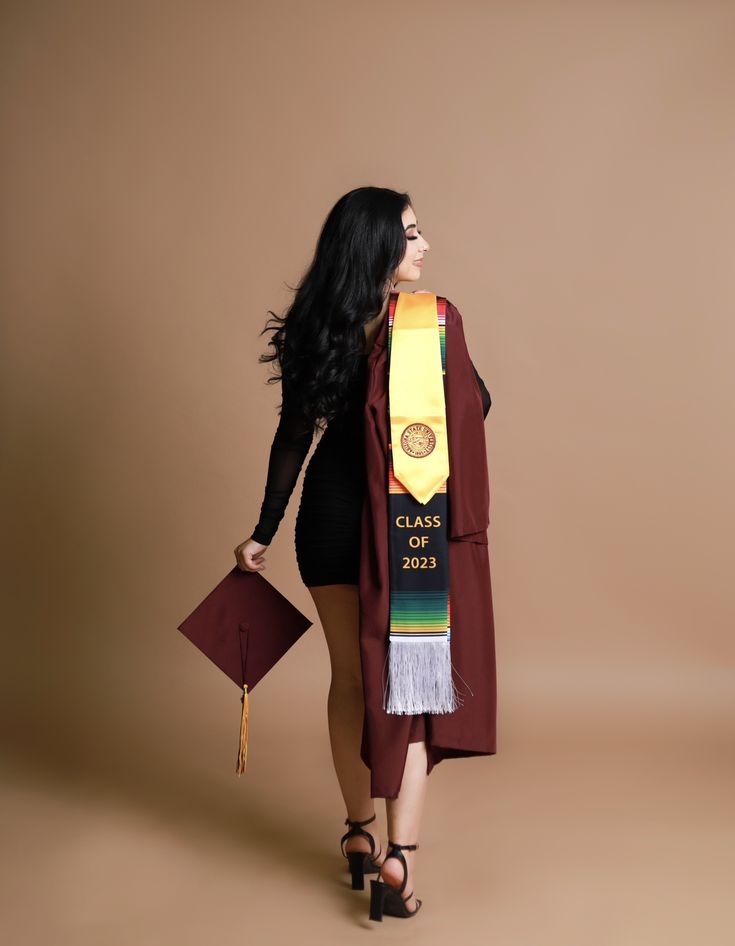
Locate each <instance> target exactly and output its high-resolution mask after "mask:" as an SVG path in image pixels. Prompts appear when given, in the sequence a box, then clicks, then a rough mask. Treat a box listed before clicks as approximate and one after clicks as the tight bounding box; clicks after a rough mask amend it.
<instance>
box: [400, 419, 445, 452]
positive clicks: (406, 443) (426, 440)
mask: <svg viewBox="0 0 735 946" xmlns="http://www.w3.org/2000/svg"><path fill="white" fill-rule="evenodd" d="M435 446H436V434H435V433H434V431H433V430H432V429H431V427H429V425H428V424H422V423H416V424H409V425H408V427H406V429H405V430H404V431H403V433H402V434H401V448H402V449H403V452H404V453H407V454H408V455H409V456H410V457H428V455H429V454H430V453H431V451H432V450H433V449H434V447H435Z"/></svg>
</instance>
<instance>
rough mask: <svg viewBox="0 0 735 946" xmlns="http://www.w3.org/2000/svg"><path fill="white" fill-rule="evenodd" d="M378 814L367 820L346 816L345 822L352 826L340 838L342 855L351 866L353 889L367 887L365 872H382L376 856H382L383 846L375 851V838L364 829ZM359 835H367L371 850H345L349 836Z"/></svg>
mask: <svg viewBox="0 0 735 946" xmlns="http://www.w3.org/2000/svg"><path fill="white" fill-rule="evenodd" d="M376 818H377V814H375V815H373V816H372V818H368V819H367V820H366V821H350V819H349V818H345V824H348V825H349V826H350V830H349V831H348V832H347V833H346V834H343V835H342V837H341V838H340V842H339V846H340V847H341V849H342V856H343V857H346V858H347V861H348V866H349V868H350V874H352V889H353V890H364V889H365V877H364V875H365V874H377V873H379V872H380V865H379V864H376V863H375V860H374V858H376V857H380V855H381V854H382V852H383V848H382V847H381V848H380V850H379V851H378V853H377V854H376V853H375V839H374V838H373V836H372V834H370V833H369V832H368V831H363V829H362V826H363V825H365V824H370V822H371V821H375V819H376ZM358 835H362V836H363V837H366V838H367V839H368V841H369V842H370V850H369V851H345V841H347V839H348V838H355V837H357V836H358Z"/></svg>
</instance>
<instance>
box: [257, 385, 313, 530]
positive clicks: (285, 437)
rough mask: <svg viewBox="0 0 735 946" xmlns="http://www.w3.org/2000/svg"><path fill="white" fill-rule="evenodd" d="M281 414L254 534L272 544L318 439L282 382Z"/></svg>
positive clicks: (310, 424) (272, 445)
mask: <svg viewBox="0 0 735 946" xmlns="http://www.w3.org/2000/svg"><path fill="white" fill-rule="evenodd" d="M281 390H282V392H283V393H282V406H281V417H280V420H279V422H278V427H277V428H276V432H275V435H274V437H273V443H272V444H271V452H270V458H269V460H268V475H267V478H266V484H265V493H264V496H263V502H262V504H261V507H260V519H259V520H258V524H257V526H256V527H255V529H254V530H253V533H252V538H253V539H255V541H256V542H260V543H261V545H270V543H271V541H272V539H273V536H274V535H275V534H276V531H277V529H278V526H279V525H280V523H281V520H282V519H283V516H284V513H285V512H286V507H287V506H288V501H289V499H290V498H291V493H292V492H293V489H294V486H295V485H296V480H297V479H298V478H299V473H300V472H301V468H302V466H303V465H304V460H305V458H306V455H307V453H308V452H309V448H310V447H311V444H312V441H313V439H314V426H313V424H312V423H311V421H309V420H308V418H306V417H305V416H304V415H303V414H302V412H301V409H300V407H299V404H298V402H297V401H296V399H295V398H294V397H293V396H292V395H291V394H290V393H288V388H287V387H286V386H284V385H283V384H282V386H281Z"/></svg>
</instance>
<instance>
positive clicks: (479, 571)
mask: <svg viewBox="0 0 735 946" xmlns="http://www.w3.org/2000/svg"><path fill="white" fill-rule="evenodd" d="M387 337H388V318H387V316H386V317H385V319H384V320H383V323H382V325H381V328H380V330H379V332H378V335H377V336H376V339H375V342H374V343H373V347H372V349H371V350H370V353H369V355H368V360H367V392H366V399H365V416H364V421H365V461H366V467H367V474H368V475H367V488H366V493H365V499H364V503H363V508H362V520H361V540H360V541H361V545H360V582H359V601H360V657H361V661H362V680H363V691H364V697H365V719H364V725H363V733H362V743H361V749H360V752H361V756H362V759H363V761H364V762H365V764H366V765H367V766H368V768H369V769H370V773H371V775H370V786H371V787H370V795H371V797H373V798H396V797H397V796H398V793H399V791H400V787H401V781H402V779H403V770H404V766H405V761H406V753H407V751H408V743H409V737H410V733H411V729H412V724H413V722H414V721H415V719H414V717H413V716H411V715H397V714H391V713H387V712H386V711H385V710H384V709H383V679H384V677H385V678H386V679H387V666H386V664H385V661H386V657H387V654H388V627H389V617H390V599H389V591H390V581H389V559H388V554H389V553H388V492H387V487H386V482H387V476H388V466H387V465H388V442H389V416H388V379H387V375H386V361H387V357H388V352H387ZM446 369H447V371H446V375H445V379H444V380H445V402H446V418H447V436H448V444H449V466H450V474H449V478H448V480H447V507H448V539H449V591H450V596H451V608H452V624H451V645H450V646H451V655H452V665H453V668H454V669H453V679H454V682H455V684H456V686H457V688H458V689H459V691H460V694H461V698H462V700H463V701H464V705H462V706H460V707H459V708H458V709H457V710H455V711H454V712H453V713H443V714H441V713H437V714H433V713H426V714H424V718H425V724H426V750H427V769H426V771H427V774H428V773H429V772H431V770H432V768H433V767H434V766H435V765H436V764H437V762H441V760H442V759H446V758H452V757H455V758H456V757H460V756H475V755H493V754H494V753H495V752H496V740H495V721H496V704H497V697H496V673H495V629H494V623H493V604H492V591H491V583H490V563H489V554H488V538H487V529H488V526H489V523H490V487H489V478H488V469H487V455H486V449H485V423H484V421H485V418H484V414H483V403H482V395H481V393H480V389H479V386H478V384H477V381H476V378H475V373H474V368H473V366H472V361H471V359H470V355H469V352H468V350H467V345H466V342H465V337H464V330H463V327H462V316H461V315H460V313H459V310H458V309H457V308H456V307H455V306H454V305H452V303H451V302H449V300H447V301H446Z"/></svg>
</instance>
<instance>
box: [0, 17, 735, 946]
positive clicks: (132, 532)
mask: <svg viewBox="0 0 735 946" xmlns="http://www.w3.org/2000/svg"><path fill="white" fill-rule="evenodd" d="M1 26H2V29H1V30H0V36H1V39H0V44H1V45H0V76H1V81H2V93H1V94H2V116H3V118H2V133H3V134H2V138H3V150H2V185H3V186H2V204H3V213H2V271H1V272H2V283H1V293H2V295H1V303H2V315H3V336H2V395H3V397H2V446H3V451H2V497H3V537H4V540H5V541H4V553H3V561H2V573H3V578H4V581H5V586H6V602H7V603H6V605H5V607H4V610H3V614H4V617H5V621H4V624H5V635H4V638H5V639H4V649H3V655H4V656H3V659H2V669H3V671H4V672H3V681H2V723H3V732H4V735H3V744H4V746H3V763H2V765H3V776H4V777H3V786H2V799H1V801H2V806H1V810H2V815H1V816H0V817H1V818H2V824H1V825H0V828H1V829H2V837H3V842H2V844H3V854H4V856H3V858H2V868H1V870H2V877H0V880H1V883H0V889H1V890H2V894H1V895H0V896H2V898H3V899H4V900H6V902H5V903H4V904H3V909H1V910H0V917H2V919H1V920H0V923H1V924H2V925H3V927H4V930H5V932H6V933H8V934H9V936H4V938H5V939H6V940H7V941H8V942H12V943H13V944H14V946H15V944H25V943H29V944H30V943H34V944H35V943H38V942H41V941H49V942H53V943H54V944H55V946H66V944H73V946H83V944H95V946H98V944H100V943H105V944H115V946H116V944H121V946H123V944H124V946H128V944H130V946H133V944H134V946H139V944H144V943H146V944H147V943H150V944H156V946H158V944H163V946H166V944H169V943H174V942H175V943H176V944H177V946H189V944H191V946H199V944H201V943H203V942H217V943H221V944H223V946H224V944H236V943H241V942H242V941H243V936H245V937H247V938H249V939H251V940H252V939H253V937H256V938H259V939H260V938H262V941H263V942H286V941H287V938H288V937H296V936H298V937H299V940H300V942H317V941H318V942H331V941H334V942H337V941H339V942H340V943H342V944H350V943H358V942H363V935H364V933H365V931H366V930H367V929H369V928H371V927H375V928H377V924H370V923H369V921H368V920H367V897H368V895H367V893H365V894H360V893H355V892H353V891H351V890H350V889H349V887H348V882H347V876H346V875H343V874H342V873H341V871H342V868H343V864H344V862H343V861H342V860H341V857H340V855H339V847H338V838H339V836H340V834H341V833H342V831H343V830H344V826H343V819H344V817H345V813H344V810H343V806H342V800H341V797H340V795H339V791H338V788H337V784H336V779H335V777H334V773H333V770H332V767H331V756H330V750H329V742H328V735H327V727H326V691H327V686H328V673H329V671H328V659H327V651H326V645H325V642H324V639H323V636H322V632H321V629H320V627H319V625H318V623H315V625H314V627H313V628H312V629H311V630H310V631H309V633H308V634H307V635H306V637H305V638H303V639H302V640H301V641H300V642H299V643H298V644H297V645H296V647H295V648H294V650H293V651H292V652H291V653H290V655H289V657H288V658H287V659H286V660H285V661H284V662H283V664H282V665H281V666H280V667H279V670H278V672H277V673H274V674H273V676H272V678H271V679H269V680H268V682H267V683H264V684H263V687H262V690H258V691H257V692H256V694H254V696H253V703H252V709H251V736H250V757H249V770H248V772H247V774H246V777H244V778H243V779H237V778H236V776H235V775H234V761H235V757H234V754H235V749H236V736H237V726H238V720H239V711H240V703H239V696H238V692H237V690H236V689H235V688H234V687H233V686H232V684H231V683H229V682H228V681H227V680H226V679H225V678H224V677H223V676H222V675H221V674H220V673H219V672H218V671H217V670H216V669H215V668H214V667H212V666H211V665H210V664H209V663H208V662H207V661H206V660H205V659H204V658H203V657H201V655H200V654H199V653H198V652H197V651H196V649H195V648H194V647H193V646H192V645H191V644H190V643H189V642H188V641H186V640H185V639H184V638H183V637H182V635H181V634H180V633H179V632H178V631H177V630H176V627H177V625H178V623H179V622H180V621H181V620H182V619H183V618H184V617H185V616H186V615H187V614H188V613H189V612H190V611H191V610H192V608H193V607H194V606H195V605H196V604H197V603H198V602H199V601H200V600H201V599H202V597H204V595H205V594H206V593H207V592H208V591H209V590H210V589H211V587H213V585H214V584H215V583H216V582H217V581H219V580H220V578H221V577H222V576H223V575H224V574H225V573H226V572H227V571H228V570H229V569H230V568H231V567H232V565H233V564H234V557H233V554H232V550H233V549H234V547H235V545H236V544H238V543H239V542H240V541H242V540H243V539H244V538H246V537H247V536H248V535H249V534H250V530H251V529H252V527H253V526H254V524H255V522H256V520H257V516H258V512H259V508H260V501H261V498H262V491H263V485H264V481H265V473H266V468H267V462H268V448H269V446H270V441H271V438H272V436H273V431H274V429H275V424H276V422H277V405H278V388H277V387H276V386H268V385H266V384H265V379H266V377H267V376H268V373H269V369H268V368H267V367H265V366H261V365H259V364H258V361H257V359H258V355H259V354H260V352H261V351H264V350H265V346H266V342H267V336H263V337H259V335H258V333H259V331H260V330H261V328H262V327H263V325H264V324H265V320H266V318H267V309H269V308H271V309H275V310H276V311H279V312H280V311H281V310H282V309H283V307H284V306H285V305H286V304H287V302H288V300H289V298H290V296H289V293H288V291H287V288H286V284H290V285H295V284H296V282H297V281H298V279H299V277H300V275H301V273H302V272H303V270H304V268H305V266H306V265H307V263H308V262H309V260H310V258H311V254H312V252H313V248H314V244H315V240H316V237H317V234H318V231H319V228H320V226H321V223H322V221H323V219H324V216H325V215H326V213H327V211H328V210H329V208H330V207H331V206H332V204H333V203H334V201H335V200H336V199H337V198H338V197H339V196H340V195H341V194H343V193H344V192H345V191H347V190H349V189H351V188H353V187H356V186H360V185H363V184H377V185H381V186H388V187H394V188H397V189H407V190H408V191H409V192H410V193H411V195H412V197H413V199H414V205H415V210H416V212H417V215H418V218H419V221H420V223H421V226H422V229H423V231H424V233H425V235H426V236H427V238H428V239H429V241H430V242H431V247H432V248H431V252H430V254H429V259H428V263H427V265H426V267H425V271H424V276H423V278H422V281H421V284H420V285H421V287H423V288H427V289H432V290H434V291H436V292H439V293H441V294H444V295H447V296H448V297H449V298H450V299H451V300H452V301H453V302H454V303H455V304H456V305H457V306H458V307H459V309H460V311H461V312H462V314H463V317H464V322H465V327H466V334H467V338H468V343H469V346H470V351H471V353H472V356H473V359H474V361H475V363H476V365H477V367H478V370H479V372H480V374H481V375H482V376H483V378H484V379H485V381H486V383H487V386H488V388H489V389H490V392H491V394H492V397H493V406H492V409H491V411H490V415H489V417H488V419H487V421H486V425H487V426H486V429H487V437H488V460H489V466H490V476H491V527H490V533H489V535H490V557H491V568H492V579H493V592H494V600H495V620H496V639H497V654H498V686H499V690H498V693H499V703H498V754H497V755H496V756H494V757H492V758H485V759H468V760H448V761H445V762H444V763H443V764H441V765H440V766H439V767H438V768H437V769H436V770H435V773H433V775H432V777H431V780H430V785H429V796H428V800H427V807H426V814H425V819H424V824H423V827H422V831H421V837H420V843H421V850H420V854H421V857H420V858H419V860H418V861H417V873H416V889H417V894H418V895H419V896H421V897H422V898H423V899H424V908H423V911H422V915H421V917H420V918H417V920H416V921H415V926H414V925H413V924H412V925H411V926H409V927H408V928H406V927H405V925H402V921H400V920H397V919H394V918H387V919H386V921H385V923H384V924H383V927H381V929H382V930H383V933H382V935H386V936H389V937H393V938H394V937H395V936H403V935H404V934H405V935H408V936H409V937H412V936H416V935H418V936H420V938H421V940H422V943H425V944H432V943H445V942H446V941H447V938H448V936H452V937H453V938H457V936H460V937H462V938H463V939H467V940H469V938H470V937H476V936H478V935H480V934H482V935H483V936H484V935H485V934H486V935H487V939H488V941H490V942H493V943H498V944H504V946H511V944H513V946H515V944H523V946H532V944H539V946H541V944H543V946H557V944H558V946H576V944H580V946H582V944H584V946H588V944H590V943H595V944H616V946H617V944H624V946H629V944H630V946H633V944H635V946H639V944H640V946H657V944H659V943H661V944H664V943H665V944H667V946H674V944H682V946H683V944H686V946H690V944H691V943H692V942H694V941H695V940H696V941H698V942H704V943H707V944H708V946H715V944H717V946H719V944H724V943H725V942H731V941H732V939H731V938H732V936H733V934H734V933H735V930H734V929H733V927H734V926H735V924H734V923H733V920H732V913H731V910H728V909H726V905H725V895H726V893H729V892H731V889H730V887H731V881H732V874H731V872H729V871H731V866H732V864H731V858H732V845H733V840H735V839H734V838H733V833H734V832H733V812H732V806H731V803H730V802H731V798H732V792H733V781H734V780H733V716H734V713H733V709H734V707H733V702H734V701H733V685H732V683H733V674H732V670H733V656H734V655H733V643H732V640H733V636H732V631H733V627H734V626H735V622H734V621H733V618H734V617H735V607H734V605H733V580H732V574H731V572H732V564H733V562H732V552H731V547H732V537H733V518H734V517H733V505H734V504H733V500H732V495H731V491H732V483H733V475H734V473H735V464H734V462H733V459H734V457H733V453H734V450H733V436H732V434H733V420H734V418H733V403H734V402H733V395H734V394H735V392H734V391H733V370H732V365H733V354H734V353H733V334H734V331H733V325H734V324H735V323H734V321H733V302H734V301H735V292H734V289H735V286H734V285H733V281H734V280H733V266H732V254H733V245H734V239H735V223H734V221H735V214H734V211H735V200H734V194H735V191H734V189H733V188H734V186H735V179H734V178H735V175H734V174H733V168H734V167H735V163H734V161H735V147H734V145H735V121H733V92H734V91H735V89H734V87H733V79H734V78H735V58H734V56H735V34H734V32H733V30H734V28H735V7H733V5H732V4H731V3H727V2H723V3H717V2H706V0H690V2H659V3H655V2H643V0H641V2H638V3H627V4H620V3H614V2H612V0H610V2H586V3H582V2H579V3H561V2H559V3H557V2H545V3H544V2H539V3H535V4H531V3H524V2H511V0H507V2H485V3H482V2H467V0H465V2H461V0H460V2H457V3H455V4H454V5H449V4H447V3H436V2H434V0H424V2H422V3H418V4H396V3H392V2H391V3H388V2H373V3H371V4H369V5H368V4H365V3H352V2H348V0H346V2H336V0H333V2H311V3H305V2H304V3H284V2H277V0H276V2H270V3H268V4H265V3H236V2H214V3H205V2H168V3H166V2H150V3H146V2H118V3H113V2H93V0H90V2H87V3H81V2H80V3H71V2H47V3H41V2H29V0H23V2H16V3H5V4H4V5H3V12H2V23H1ZM403 288H416V287H415V286H407V285H404V286H403ZM299 491H300V483H299V486H298V487H297V490H296V492H295V494H294V496H293V497H292V501H291V505H290V506H289V510H288V513H287V515H286V518H285V519H284V521H283V523H282V525H281V528H280V530H279V533H278V535H277V537H276V539H275V541H274V543H273V545H272V546H271V549H270V551H269V554H268V569H267V571H266V572H265V575H266V577H268V578H269V579H270V580H271V581H272V582H274V583H275V584H276V585H277V586H278V587H279V588H281V590H283V591H284V593H286V594H287V595H288V596H289V597H290V598H291V599H292V600H293V601H294V602H295V603H296V604H297V605H298V606H300V607H301V608H302V609H303V610H304V611H306V613H308V614H309V615H310V616H311V617H312V618H316V614H315V610H314V607H313V605H312V603H311V599H310V597H309V595H308V592H307V591H306V589H305V588H304V587H303V585H302V584H301V583H300V580H299V577H298V572H297V569H296V561H295V554H294V547H293V525H294V519H295V514H296V510H297V504H298V496H299ZM287 732H288V733H289V734H290V735H289V736H288V737H287V735H286V733H287ZM379 811H380V818H381V821H382V822H383V824H384V811H383V808H382V805H381V806H380V807H379ZM384 836H385V835H384ZM373 931H374V932H375V930H373ZM0 932H2V930H0ZM42 936H43V937H44V939H43V940H42V939H41V937H42ZM337 937H339V939H337Z"/></svg>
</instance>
